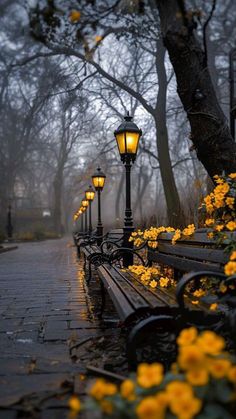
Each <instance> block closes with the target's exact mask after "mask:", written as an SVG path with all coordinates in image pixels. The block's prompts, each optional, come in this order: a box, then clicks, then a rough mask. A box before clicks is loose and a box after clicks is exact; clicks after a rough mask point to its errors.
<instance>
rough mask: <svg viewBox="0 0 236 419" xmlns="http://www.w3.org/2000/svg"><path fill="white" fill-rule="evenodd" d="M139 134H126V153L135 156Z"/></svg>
mask: <svg viewBox="0 0 236 419" xmlns="http://www.w3.org/2000/svg"><path fill="white" fill-rule="evenodd" d="M139 136H140V134H139V133H137V132H126V153H128V154H136V153H137V148H138V142H139Z"/></svg>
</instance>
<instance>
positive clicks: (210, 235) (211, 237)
mask: <svg viewBox="0 0 236 419" xmlns="http://www.w3.org/2000/svg"><path fill="white" fill-rule="evenodd" d="M207 237H208V239H213V237H214V233H212V232H211V231H210V232H209V233H207Z"/></svg>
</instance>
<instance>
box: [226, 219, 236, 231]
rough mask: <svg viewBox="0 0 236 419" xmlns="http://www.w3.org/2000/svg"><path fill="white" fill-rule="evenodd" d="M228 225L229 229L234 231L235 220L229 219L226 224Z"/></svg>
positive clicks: (235, 226)
mask: <svg viewBox="0 0 236 419" xmlns="http://www.w3.org/2000/svg"><path fill="white" fill-rule="evenodd" d="M226 227H227V229H228V230H230V231H234V230H236V222H235V221H229V222H228V223H227V224H226Z"/></svg>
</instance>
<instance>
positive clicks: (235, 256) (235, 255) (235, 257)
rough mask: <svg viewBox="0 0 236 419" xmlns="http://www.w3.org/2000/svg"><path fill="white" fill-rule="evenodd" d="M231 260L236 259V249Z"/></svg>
mask: <svg viewBox="0 0 236 419" xmlns="http://www.w3.org/2000/svg"><path fill="white" fill-rule="evenodd" d="M230 260H236V250H234V251H233V252H232V253H231V255H230Z"/></svg>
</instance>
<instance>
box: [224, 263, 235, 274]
mask: <svg viewBox="0 0 236 419" xmlns="http://www.w3.org/2000/svg"><path fill="white" fill-rule="evenodd" d="M224 272H225V275H227V276H231V275H234V274H236V261H235V262H233V261H230V262H228V263H226V265H225V266H224Z"/></svg>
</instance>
